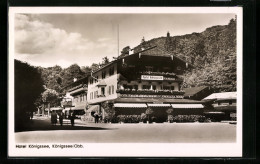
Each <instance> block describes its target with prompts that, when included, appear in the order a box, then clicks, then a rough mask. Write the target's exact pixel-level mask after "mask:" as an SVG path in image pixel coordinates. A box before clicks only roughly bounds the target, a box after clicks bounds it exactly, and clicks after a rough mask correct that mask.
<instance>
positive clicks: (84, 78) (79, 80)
mask: <svg viewBox="0 0 260 164" xmlns="http://www.w3.org/2000/svg"><path fill="white" fill-rule="evenodd" d="M89 76H90V75H87V76H85V77H83V78H81V79H78V80H77V81H74V82H72V83H70V84H69V85H67V86H65V87H63V88H62V90H63V89H65V88H67V87H69V86H71V85H73V84H75V83H79V82H81V81H83V80H86V79H88V77H89Z"/></svg>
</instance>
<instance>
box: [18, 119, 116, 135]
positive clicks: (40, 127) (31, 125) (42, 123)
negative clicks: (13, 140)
mask: <svg viewBox="0 0 260 164" xmlns="http://www.w3.org/2000/svg"><path fill="white" fill-rule="evenodd" d="M50 130H115V128H102V127H87V126H78V125H77V124H76V125H75V126H71V124H68V123H65V124H64V125H63V126H60V124H56V125H51V124H50V122H49V121H48V120H30V122H28V123H26V124H20V126H17V127H16V128H15V132H25V131H50Z"/></svg>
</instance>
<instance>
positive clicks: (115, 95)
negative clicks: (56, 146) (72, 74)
mask: <svg viewBox="0 0 260 164" xmlns="http://www.w3.org/2000/svg"><path fill="white" fill-rule="evenodd" d="M191 68H192V65H190V64H189V63H187V62H186V61H184V60H182V59H180V58H178V57H177V56H175V55H173V54H170V53H168V52H167V51H165V50H163V49H161V48H159V47H156V46H154V47H149V48H146V49H142V50H140V51H137V52H134V53H133V54H131V55H126V56H124V57H119V58H117V59H116V60H114V61H112V62H110V63H108V64H106V65H103V66H102V67H101V68H99V69H97V70H95V71H94V72H93V73H92V74H91V76H90V77H89V78H88V93H87V101H88V110H87V113H89V114H88V115H91V114H90V113H92V114H93V113H95V112H98V113H99V114H100V115H101V116H102V117H103V118H104V117H105V116H106V110H105V108H104V104H109V106H110V107H112V108H113V109H114V110H115V115H141V114H142V113H145V112H146V110H147V108H149V109H152V111H153V114H152V115H153V116H154V117H156V118H157V121H158V122H164V121H166V119H167V113H166V110H167V109H169V108H171V109H173V115H179V114H196V115H198V114H202V113H203V108H204V106H203V104H202V103H203V102H202V101H195V100H189V99H184V91H183V90H182V83H183V78H182V75H183V73H184V72H185V71H186V70H188V69H191Z"/></svg>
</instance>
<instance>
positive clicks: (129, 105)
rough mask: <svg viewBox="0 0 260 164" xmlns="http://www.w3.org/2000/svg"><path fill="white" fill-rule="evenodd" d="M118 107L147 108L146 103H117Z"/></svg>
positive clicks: (115, 105)
mask: <svg viewBox="0 0 260 164" xmlns="http://www.w3.org/2000/svg"><path fill="white" fill-rule="evenodd" d="M114 107H116V108H147V105H146V104H131V103H115V104H114Z"/></svg>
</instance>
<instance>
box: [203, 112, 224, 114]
mask: <svg viewBox="0 0 260 164" xmlns="http://www.w3.org/2000/svg"><path fill="white" fill-rule="evenodd" d="M204 114H225V113H224V112H204Z"/></svg>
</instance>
